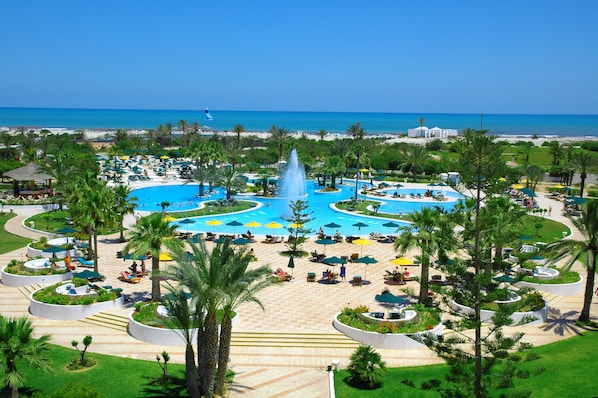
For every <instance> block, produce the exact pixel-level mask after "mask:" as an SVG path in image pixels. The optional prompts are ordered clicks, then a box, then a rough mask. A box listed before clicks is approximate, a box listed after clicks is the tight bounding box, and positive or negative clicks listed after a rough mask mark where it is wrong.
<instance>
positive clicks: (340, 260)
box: [322, 256, 347, 265]
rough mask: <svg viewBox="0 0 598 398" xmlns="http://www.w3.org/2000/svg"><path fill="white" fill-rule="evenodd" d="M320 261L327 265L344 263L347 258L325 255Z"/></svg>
mask: <svg viewBox="0 0 598 398" xmlns="http://www.w3.org/2000/svg"><path fill="white" fill-rule="evenodd" d="M322 262H323V263H324V264H328V265H338V264H346V263H347V260H345V259H344V258H340V257H337V256H332V257H326V258H325V259H324V260H322Z"/></svg>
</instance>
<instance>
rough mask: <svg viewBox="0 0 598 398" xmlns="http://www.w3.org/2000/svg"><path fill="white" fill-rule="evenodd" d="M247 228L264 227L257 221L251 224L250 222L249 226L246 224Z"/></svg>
mask: <svg viewBox="0 0 598 398" xmlns="http://www.w3.org/2000/svg"><path fill="white" fill-rule="evenodd" d="M245 226H246V227H249V228H257V227H261V226H262V224H260V223H259V222H257V221H250V222H248V223H247V224H245Z"/></svg>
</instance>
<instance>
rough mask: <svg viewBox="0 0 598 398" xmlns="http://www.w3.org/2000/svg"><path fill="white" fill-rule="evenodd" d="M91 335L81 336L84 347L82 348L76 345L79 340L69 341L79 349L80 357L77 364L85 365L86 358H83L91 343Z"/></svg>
mask: <svg viewBox="0 0 598 398" xmlns="http://www.w3.org/2000/svg"><path fill="white" fill-rule="evenodd" d="M91 340H92V338H91V336H85V337H84V338H83V346H84V348H83V349H82V350H80V349H79V347H78V345H79V342H78V341H77V340H73V341H71V345H72V346H73V347H74V348H75V349H76V350H77V351H79V355H81V359H80V360H79V364H80V365H81V366H86V365H87V360H86V359H85V353H86V352H87V348H88V347H89V346H90V345H91Z"/></svg>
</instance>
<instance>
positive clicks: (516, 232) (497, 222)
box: [480, 195, 527, 272]
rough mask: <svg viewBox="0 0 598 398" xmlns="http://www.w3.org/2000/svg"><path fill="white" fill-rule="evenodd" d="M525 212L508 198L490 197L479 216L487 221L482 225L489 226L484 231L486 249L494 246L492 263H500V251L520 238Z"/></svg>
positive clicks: (503, 196) (487, 270)
mask: <svg viewBox="0 0 598 398" xmlns="http://www.w3.org/2000/svg"><path fill="white" fill-rule="evenodd" d="M526 212H527V210H526V209H525V208H523V207H521V206H520V205H518V204H517V203H514V202H513V201H512V200H511V199H510V198H509V197H508V196H506V195H501V196H496V197H491V198H490V199H489V200H488V201H487V203H486V206H484V208H483V209H482V211H481V212H480V215H481V216H482V217H484V219H485V220H486V219H487V222H486V221H485V222H484V224H485V225H488V226H491V228H490V229H486V230H485V231H484V235H485V237H487V241H488V242H487V247H492V246H494V253H495V256H494V263H495V264H499V263H501V262H502V250H503V247H504V246H505V245H508V244H511V243H513V242H514V241H516V240H517V239H518V238H519V237H520V236H521V230H522V226H523V217H524V216H525V214H526ZM489 267H490V262H488V263H487V268H486V272H490V269H489Z"/></svg>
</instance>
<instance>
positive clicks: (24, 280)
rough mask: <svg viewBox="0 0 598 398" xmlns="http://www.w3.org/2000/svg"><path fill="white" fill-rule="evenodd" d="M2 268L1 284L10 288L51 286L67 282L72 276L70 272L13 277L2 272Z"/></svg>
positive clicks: (13, 275)
mask: <svg viewBox="0 0 598 398" xmlns="http://www.w3.org/2000/svg"><path fill="white" fill-rule="evenodd" d="M5 268H6V267H4V268H3V269H2V273H1V275H2V284H3V285H4V286H10V287H23V286H30V285H35V284H38V283H39V284H41V285H42V286H44V285H53V284H55V283H58V282H62V281H68V280H71V279H73V274H72V273H71V271H68V272H65V273H64V274H56V275H39V276H33V275H32V276H27V275H15V274H9V273H7V272H4V269H5Z"/></svg>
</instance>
